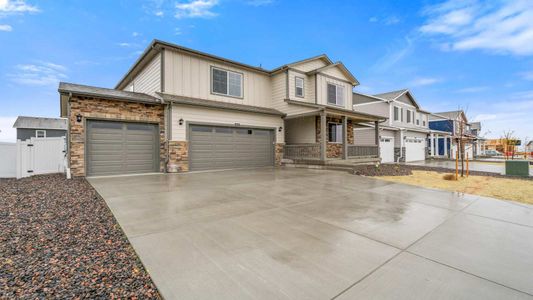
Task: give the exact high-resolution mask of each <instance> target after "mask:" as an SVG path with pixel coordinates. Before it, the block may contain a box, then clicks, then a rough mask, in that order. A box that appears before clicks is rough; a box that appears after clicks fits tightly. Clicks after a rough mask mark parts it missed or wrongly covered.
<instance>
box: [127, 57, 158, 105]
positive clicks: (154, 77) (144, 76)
mask: <svg viewBox="0 0 533 300" xmlns="http://www.w3.org/2000/svg"><path fill="white" fill-rule="evenodd" d="M124 90H125V91H130V92H137V93H145V94H148V95H152V96H156V93H155V92H160V91H161V53H158V54H157V55H156V56H155V57H154V58H152V60H151V61H150V62H149V63H148V64H147V65H146V66H145V67H144V69H143V70H142V71H141V72H140V73H139V74H137V76H135V77H134V78H133V80H132V81H131V82H130V83H128V85H126V87H125V88H124Z"/></svg>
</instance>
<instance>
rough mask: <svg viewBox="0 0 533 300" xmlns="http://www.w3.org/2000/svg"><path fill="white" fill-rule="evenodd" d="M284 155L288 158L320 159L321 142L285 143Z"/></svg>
mask: <svg viewBox="0 0 533 300" xmlns="http://www.w3.org/2000/svg"><path fill="white" fill-rule="evenodd" d="M283 157H284V158H288V159H320V144H318V143H316V144H289V145H284V146H283Z"/></svg>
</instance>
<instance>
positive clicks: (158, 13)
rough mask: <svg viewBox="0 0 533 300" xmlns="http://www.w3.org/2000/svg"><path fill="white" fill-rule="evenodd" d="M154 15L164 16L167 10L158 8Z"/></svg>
mask: <svg viewBox="0 0 533 300" xmlns="http://www.w3.org/2000/svg"><path fill="white" fill-rule="evenodd" d="M154 15H155V16H156V17H163V16H164V15H165V12H164V11H162V10H158V11H155V12H154Z"/></svg>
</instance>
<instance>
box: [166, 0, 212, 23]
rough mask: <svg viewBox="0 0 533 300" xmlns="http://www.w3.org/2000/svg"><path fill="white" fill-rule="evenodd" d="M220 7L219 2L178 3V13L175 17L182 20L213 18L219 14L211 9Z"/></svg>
mask: <svg viewBox="0 0 533 300" xmlns="http://www.w3.org/2000/svg"><path fill="white" fill-rule="evenodd" d="M216 5H218V0H192V1H189V2H179V3H176V13H175V14H174V17H176V18H177V19H182V18H212V17H216V16H217V13H215V12H213V11H212V10H211V9H213V7H215V6H216Z"/></svg>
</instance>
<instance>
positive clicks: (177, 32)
mask: <svg viewBox="0 0 533 300" xmlns="http://www.w3.org/2000/svg"><path fill="white" fill-rule="evenodd" d="M182 33H183V32H182V31H181V28H179V27H176V28H174V34H175V35H181V34H182Z"/></svg>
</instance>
